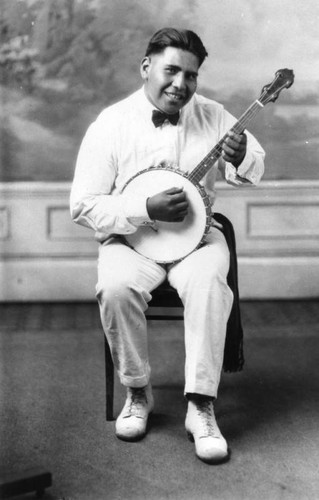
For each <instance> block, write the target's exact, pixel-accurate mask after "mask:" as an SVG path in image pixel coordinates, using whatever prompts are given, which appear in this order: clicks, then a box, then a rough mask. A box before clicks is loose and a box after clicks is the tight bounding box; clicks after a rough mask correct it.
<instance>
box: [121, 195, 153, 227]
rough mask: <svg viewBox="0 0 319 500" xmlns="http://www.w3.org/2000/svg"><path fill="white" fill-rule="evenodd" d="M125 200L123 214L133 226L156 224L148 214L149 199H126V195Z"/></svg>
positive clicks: (137, 197)
mask: <svg viewBox="0 0 319 500" xmlns="http://www.w3.org/2000/svg"><path fill="white" fill-rule="evenodd" d="M123 198H124V199H123V212H124V215H125V217H126V218H127V219H128V221H129V222H130V223H131V224H133V225H134V226H150V225H152V224H154V221H153V220H152V219H150V217H149V215H148V212H147V208H146V202H147V197H142V196H136V197H134V196H130V197H125V195H124V197H123Z"/></svg>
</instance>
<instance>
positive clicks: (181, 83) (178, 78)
mask: <svg viewBox="0 0 319 500" xmlns="http://www.w3.org/2000/svg"><path fill="white" fill-rule="evenodd" d="M173 85H174V87H176V88H177V89H184V88H185V87H186V81H185V76H184V75H183V73H177V74H176V75H175V78H174V82H173Z"/></svg>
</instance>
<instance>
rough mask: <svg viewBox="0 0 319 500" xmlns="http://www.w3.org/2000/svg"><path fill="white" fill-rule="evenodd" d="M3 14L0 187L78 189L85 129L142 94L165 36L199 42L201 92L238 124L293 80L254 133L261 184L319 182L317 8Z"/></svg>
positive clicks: (37, 9)
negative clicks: (185, 32)
mask: <svg viewBox="0 0 319 500" xmlns="http://www.w3.org/2000/svg"><path fill="white" fill-rule="evenodd" d="M0 12H1V19H0V36H1V45H0V47H1V48H0V91H1V94H0V112H1V121H0V148H1V152H0V181H4V182H7V181H30V180H31V181H69V180H71V179H72V176H73V170H74V163H75V159H76V154H77V150H78V147H79V144H80V141H81V139H82V137H83V134H84V133H85V130H86V129H87V127H88V125H89V123H90V122H91V121H92V120H93V119H94V118H95V116H96V115H97V113H98V112H99V111H100V110H101V109H102V108H103V107H104V106H107V105H109V104H111V103H113V102H114V101H116V100H118V99H120V98H122V97H124V96H126V95H127V94H128V93H130V92H131V91H134V90H135V89H136V88H137V87H138V86H140V84H141V81H140V77H139V61H140V59H141V58H142V56H143V54H144V51H145V47H146V44H147V42H148V40H149V38H150V36H151V35H152V34H153V33H154V32H155V31H156V30H157V29H159V28H161V27H163V26H176V27H187V28H190V29H193V30H194V31H196V32H197V33H198V34H199V35H200V36H201V38H202V40H203V42H204V44H205V46H206V48H207V49H208V52H209V58H208V60H207V61H205V63H204V65H203V67H202V71H201V76H200V80H199V91H201V92H202V93H203V94H205V95H207V96H208V97H212V98H214V99H216V100H218V101H220V102H222V103H223V104H224V105H225V106H226V107H227V108H228V109H229V110H230V111H231V112H232V113H233V114H235V115H236V116H237V117H239V116H240V114H241V113H242V112H243V111H244V110H245V109H246V108H247V107H248V105H249V104H250V103H251V102H252V101H253V100H255V98H257V97H258V96H259V94H260V91H261V89H262V87H263V86H264V84H266V83H269V82H271V81H272V80H273V78H274V74H275V72H276V70H277V69H279V68H284V67H288V68H291V69H293V70H294V72H295V76H296V80H295V84H294V86H293V87H292V88H291V89H289V90H288V91H283V92H282V94H281V96H280V98H279V100H278V101H277V103H276V104H269V105H267V106H266V108H265V109H264V110H263V111H262V112H261V113H260V114H259V116H258V118H257V119H256V120H255V121H254V122H253V124H252V125H251V126H250V130H251V131H252V132H253V133H254V134H255V135H256V137H257V138H258V139H259V141H260V142H261V144H262V145H263V146H264V148H265V149H266V152H267V162H266V175H265V178H266V179H318V178H319V113H318V110H319V67H318V66H319V37H318V24H319V4H318V1H317V0H306V1H305V2H301V1H300V0H197V1H196V0H152V2H149V1H148V0H0ZM212 146H213V144H212Z"/></svg>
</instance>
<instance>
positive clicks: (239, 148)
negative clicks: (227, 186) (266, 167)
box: [223, 132, 247, 168]
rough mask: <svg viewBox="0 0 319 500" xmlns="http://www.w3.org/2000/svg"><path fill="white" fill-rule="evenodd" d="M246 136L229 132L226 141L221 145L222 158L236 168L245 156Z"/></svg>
mask: <svg viewBox="0 0 319 500" xmlns="http://www.w3.org/2000/svg"><path fill="white" fill-rule="evenodd" d="M246 149H247V136H246V134H245V133H244V132H243V133H242V134H236V133H235V132H229V133H228V136H227V139H226V140H225V141H224V143H223V158H224V160H225V161H228V162H230V163H232V164H233V165H234V167H236V168H238V167H239V165H240V164H241V162H242V161H243V159H244V158H245V155H246Z"/></svg>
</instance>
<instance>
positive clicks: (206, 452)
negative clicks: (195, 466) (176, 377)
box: [185, 398, 228, 463]
mask: <svg viewBox="0 0 319 500" xmlns="http://www.w3.org/2000/svg"><path fill="white" fill-rule="evenodd" d="M185 428H186V431H187V434H188V437H189V438H190V439H191V441H194V442H195V451H196V455H197V456H198V458H200V460H203V462H207V463H220V462H224V461H225V460H226V459H227V458H228V449H227V442H226V440H225V438H224V437H223V436H222V433H221V432H220V430H219V428H218V425H217V422H216V418H215V415H214V407H213V402H212V400H211V399H209V398H207V399H203V400H201V401H195V400H191V401H189V402H188V409H187V415H186V421H185Z"/></svg>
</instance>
